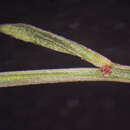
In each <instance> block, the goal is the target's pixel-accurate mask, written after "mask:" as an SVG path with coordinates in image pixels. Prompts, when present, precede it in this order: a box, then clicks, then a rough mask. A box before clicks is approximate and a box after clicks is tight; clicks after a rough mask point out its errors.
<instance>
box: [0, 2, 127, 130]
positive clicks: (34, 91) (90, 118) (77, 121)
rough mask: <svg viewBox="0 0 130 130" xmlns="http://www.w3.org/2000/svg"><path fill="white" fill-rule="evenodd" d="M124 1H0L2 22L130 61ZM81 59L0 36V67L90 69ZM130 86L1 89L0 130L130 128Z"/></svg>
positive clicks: (96, 84) (102, 84)
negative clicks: (35, 29)
mask: <svg viewBox="0 0 130 130" xmlns="http://www.w3.org/2000/svg"><path fill="white" fill-rule="evenodd" d="M128 4H129V3H128V2H127V1H121V0H32V1H27V0H22V1H18V0H17V1H13V0H10V1H7V0H2V1H0V23H1V24H3V23H28V24H32V25H35V26H37V27H40V28H43V29H45V30H48V31H51V32H54V33H57V34H59V35H62V36H64V37H66V38H69V39H71V40H74V41H77V42H79V43H81V44H83V45H85V46H87V47H89V48H91V49H94V50H96V51H98V52H100V53H101V54H103V55H105V56H106V57H108V58H110V59H111V60H112V61H114V62H118V63H120V64H127V65H130V58H129V57H130V6H129V5H128ZM90 66H92V65H90V64H89V63H87V62H85V61H82V60H80V59H79V58H77V57H73V56H70V55H66V54H62V53H58V52H55V51H52V50H49V49H46V48H42V47H39V46H35V45H32V44H30V43H24V42H22V41H19V40H16V39H14V38H11V37H9V36H6V35H3V34H0V71H1V72H3V71H14V70H30V69H32V70H36V69H49V68H72V67H73V68H76V67H90ZM129 124H130V84H126V83H112V82H82V83H60V84H46V85H42V84H41V85H33V86H24V87H19V88H16V87H14V88H0V130H15V129H17V130H95V129H98V130H122V129H130V125H129Z"/></svg>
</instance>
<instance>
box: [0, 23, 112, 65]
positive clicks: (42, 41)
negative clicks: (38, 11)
mask: <svg viewBox="0 0 130 130" xmlns="http://www.w3.org/2000/svg"><path fill="white" fill-rule="evenodd" d="M0 32H2V33H4V34H7V35H10V36H13V37H15V38H17V39H19V40H23V41H26V42H31V43H34V44H36V45H41V46H43V47H46V48H50V49H53V50H55V51H58V52H62V53H67V54H71V55H74V56H78V57H80V58H81V59H83V60H86V61H88V62H90V63H92V64H93V65H95V66H97V67H102V66H104V65H108V66H110V65H111V64H112V62H111V61H110V60H109V59H107V58H106V57H104V56H102V55H101V54H99V53H97V52H95V51H93V50H91V49H89V48H87V47H85V46H83V45H81V44H78V43H76V42H74V41H71V40H68V39H66V38H64V37H61V36H58V35H56V34H54V33H51V32H48V31H45V30H42V29H39V28H37V27H34V26H31V25H27V24H21V23H18V24H1V25H0Z"/></svg>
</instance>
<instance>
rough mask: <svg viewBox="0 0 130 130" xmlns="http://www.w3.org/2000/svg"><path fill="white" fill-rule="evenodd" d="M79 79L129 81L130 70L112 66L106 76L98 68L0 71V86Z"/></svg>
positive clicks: (74, 80)
mask: <svg viewBox="0 0 130 130" xmlns="http://www.w3.org/2000/svg"><path fill="white" fill-rule="evenodd" d="M79 81H112V82H126V83H130V70H124V69H116V68H112V72H111V74H110V75H108V76H104V75H103V74H102V73H101V70H100V69H99V68H75V69H73V68H70V69H48V70H32V71H15V72H2V73H0V87H11V86H23V85H31V84H46V83H62V82H79Z"/></svg>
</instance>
